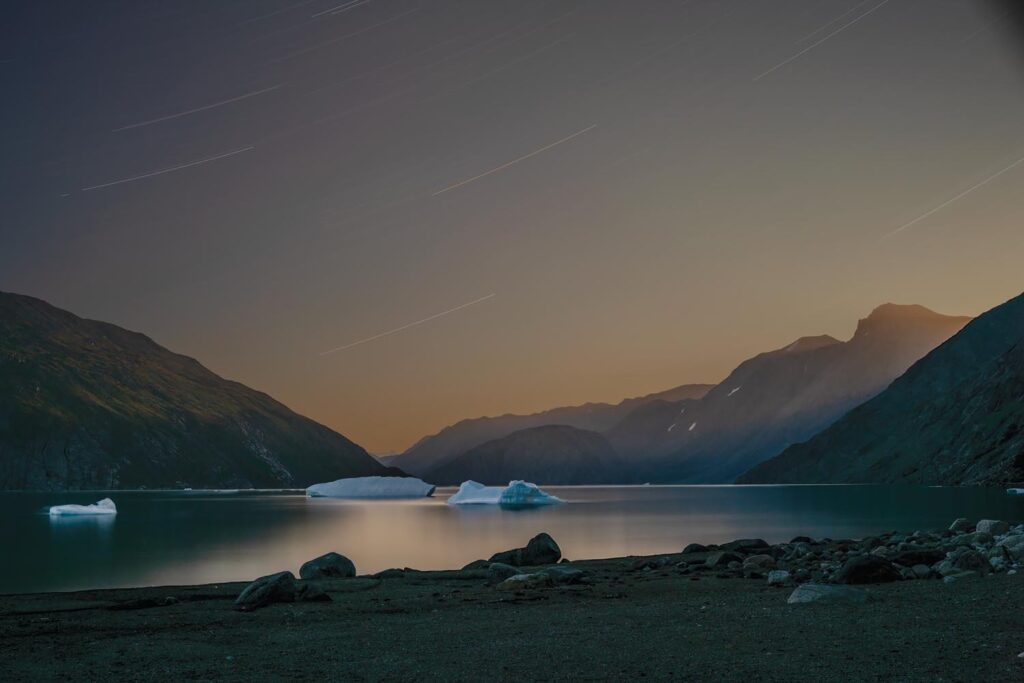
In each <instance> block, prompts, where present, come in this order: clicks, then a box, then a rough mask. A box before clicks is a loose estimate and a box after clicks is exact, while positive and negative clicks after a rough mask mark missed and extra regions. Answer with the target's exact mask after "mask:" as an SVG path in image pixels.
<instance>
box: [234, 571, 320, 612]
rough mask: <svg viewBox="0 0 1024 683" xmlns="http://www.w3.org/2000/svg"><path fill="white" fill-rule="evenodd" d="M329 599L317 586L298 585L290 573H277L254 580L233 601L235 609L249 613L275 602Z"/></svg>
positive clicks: (308, 584) (310, 584) (309, 584)
mask: <svg viewBox="0 0 1024 683" xmlns="http://www.w3.org/2000/svg"><path fill="white" fill-rule="evenodd" d="M330 599H331V598H330V596H329V595H327V593H325V592H324V591H323V589H321V588H320V587H319V586H317V585H316V584H312V583H301V584H300V583H298V582H297V581H296V580H295V575H294V574H292V573H291V572H278V573H277V574H270V575H269V576H261V577H260V578H258V579H256V580H255V581H253V582H252V583H250V584H249V585H248V586H246V587H245V590H243V591H242V593H241V594H240V595H239V596H238V598H237V599H236V600H235V609H239V610H242V611H243V612H249V611H252V610H254V609H259V608H260V607H266V606H267V605H272V604H274V603H276V602H320V601H329V600H330Z"/></svg>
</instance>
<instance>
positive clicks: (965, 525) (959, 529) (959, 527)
mask: <svg viewBox="0 0 1024 683" xmlns="http://www.w3.org/2000/svg"><path fill="white" fill-rule="evenodd" d="M949 530H950V531H953V532H956V533H963V532H965V531H974V524H972V523H971V521H970V520H969V519H967V518H966V517H960V518H959V519H957V520H956V521H955V522H953V523H952V524H950V525H949Z"/></svg>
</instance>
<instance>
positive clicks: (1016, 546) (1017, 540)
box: [997, 534, 1024, 560]
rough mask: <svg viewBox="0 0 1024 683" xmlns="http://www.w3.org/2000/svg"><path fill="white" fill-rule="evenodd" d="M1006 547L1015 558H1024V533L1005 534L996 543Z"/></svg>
mask: <svg viewBox="0 0 1024 683" xmlns="http://www.w3.org/2000/svg"><path fill="white" fill-rule="evenodd" d="M997 545H999V546H1001V547H1003V548H1006V549H1007V550H1008V551H1009V553H1010V555H1011V556H1012V557H1013V558H1014V559H1016V560H1024V534H1013V535H1011V536H1007V537H1006V538H1004V539H1003V540H1001V541H999V543H998V544H997Z"/></svg>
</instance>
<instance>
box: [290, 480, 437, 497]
mask: <svg viewBox="0 0 1024 683" xmlns="http://www.w3.org/2000/svg"><path fill="white" fill-rule="evenodd" d="M433 494H434V485H433V484H428V483H427V482H425V481H423V480H422V479H417V478H415V477H352V478H350V479H338V480H337V481H330V482H327V483H324V484H313V485H312V486H310V487H309V488H308V489H306V496H307V497H309V498H425V497H427V496H431V495H433Z"/></svg>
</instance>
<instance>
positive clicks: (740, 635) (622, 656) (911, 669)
mask: <svg viewBox="0 0 1024 683" xmlns="http://www.w3.org/2000/svg"><path fill="white" fill-rule="evenodd" d="M631 564H632V562H631V561H630V560H609V561H595V562H581V563H574V566H578V567H581V568H584V569H586V570H587V571H588V572H589V574H590V576H591V579H592V581H593V583H592V584H591V585H584V586H563V587H554V588H543V589H537V590H530V591H523V592H521V593H507V592H502V591H498V590H495V588H494V587H493V586H491V585H488V584H487V583H486V582H485V581H483V580H480V579H479V578H476V579H473V578H467V577H468V576H470V575H472V573H471V572H470V573H467V572H462V573H459V572H422V573H420V572H417V573H407V574H405V576H404V577H396V578H389V579H384V580H380V579H372V578H355V579H341V580H334V581H331V582H325V583H323V584H322V585H323V586H324V587H325V588H326V589H327V591H328V593H329V594H330V596H331V598H332V601H331V602H322V603H294V604H277V605H271V606H270V607H267V608H265V609H260V610H257V611H255V612H247V613H246V612H238V611H235V610H234V609H233V600H234V598H235V596H237V595H238V593H239V592H240V591H241V590H242V588H243V586H244V584H224V585H220V586H198V587H165V588H147V589H133V590H107V591H89V592H80V593H63V594H38V595H23V596H0V679H3V680H5V681H22V680H75V681H80V680H100V679H108V680H109V679H113V680H117V681H122V680H239V681H253V680H256V681H261V680H285V679H320V680H352V681H413V680H417V681H419V680H443V681H463V680H465V681H473V680H505V681H531V680H533V681H547V680H581V681H585V680H637V679H653V680H666V679H673V680H693V681H929V682H936V681H1024V658H1020V657H1018V654H1020V653H1021V652H1024V576H1021V575H1013V576H1007V575H998V576H989V577H986V578H974V579H967V580H961V581H957V582H956V583H954V584H944V583H943V582H942V581H903V582H897V583H890V584H883V585H876V586H871V587H869V588H868V590H869V591H870V593H871V594H872V595H873V596H875V597H877V600H875V601H872V602H869V603H867V604H857V605H854V604H805V605H789V604H787V603H786V599H787V597H788V596H789V594H790V592H791V591H792V588H770V587H768V586H767V585H766V584H765V582H764V581H759V580H748V579H722V578H700V579H698V580H693V579H691V578H690V577H688V576H684V575H680V574H679V573H678V572H676V571H674V570H673V569H671V568H666V569H656V570H651V571H642V572H641V571H631V570H630V569H629V567H630V566H631ZM165 596H174V597H175V598H177V599H178V601H179V602H177V603H176V604H170V605H167V606H158V607H139V603H135V606H136V607H139V608H137V609H119V610H112V609H110V608H111V607H112V606H115V605H119V604H120V605H122V606H124V605H125V604H127V605H128V606H132V603H130V602H128V601H134V600H143V601H145V600H146V599H151V598H157V599H161V598H164V597H165ZM142 604H145V603H144V602H143V603H142Z"/></svg>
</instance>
